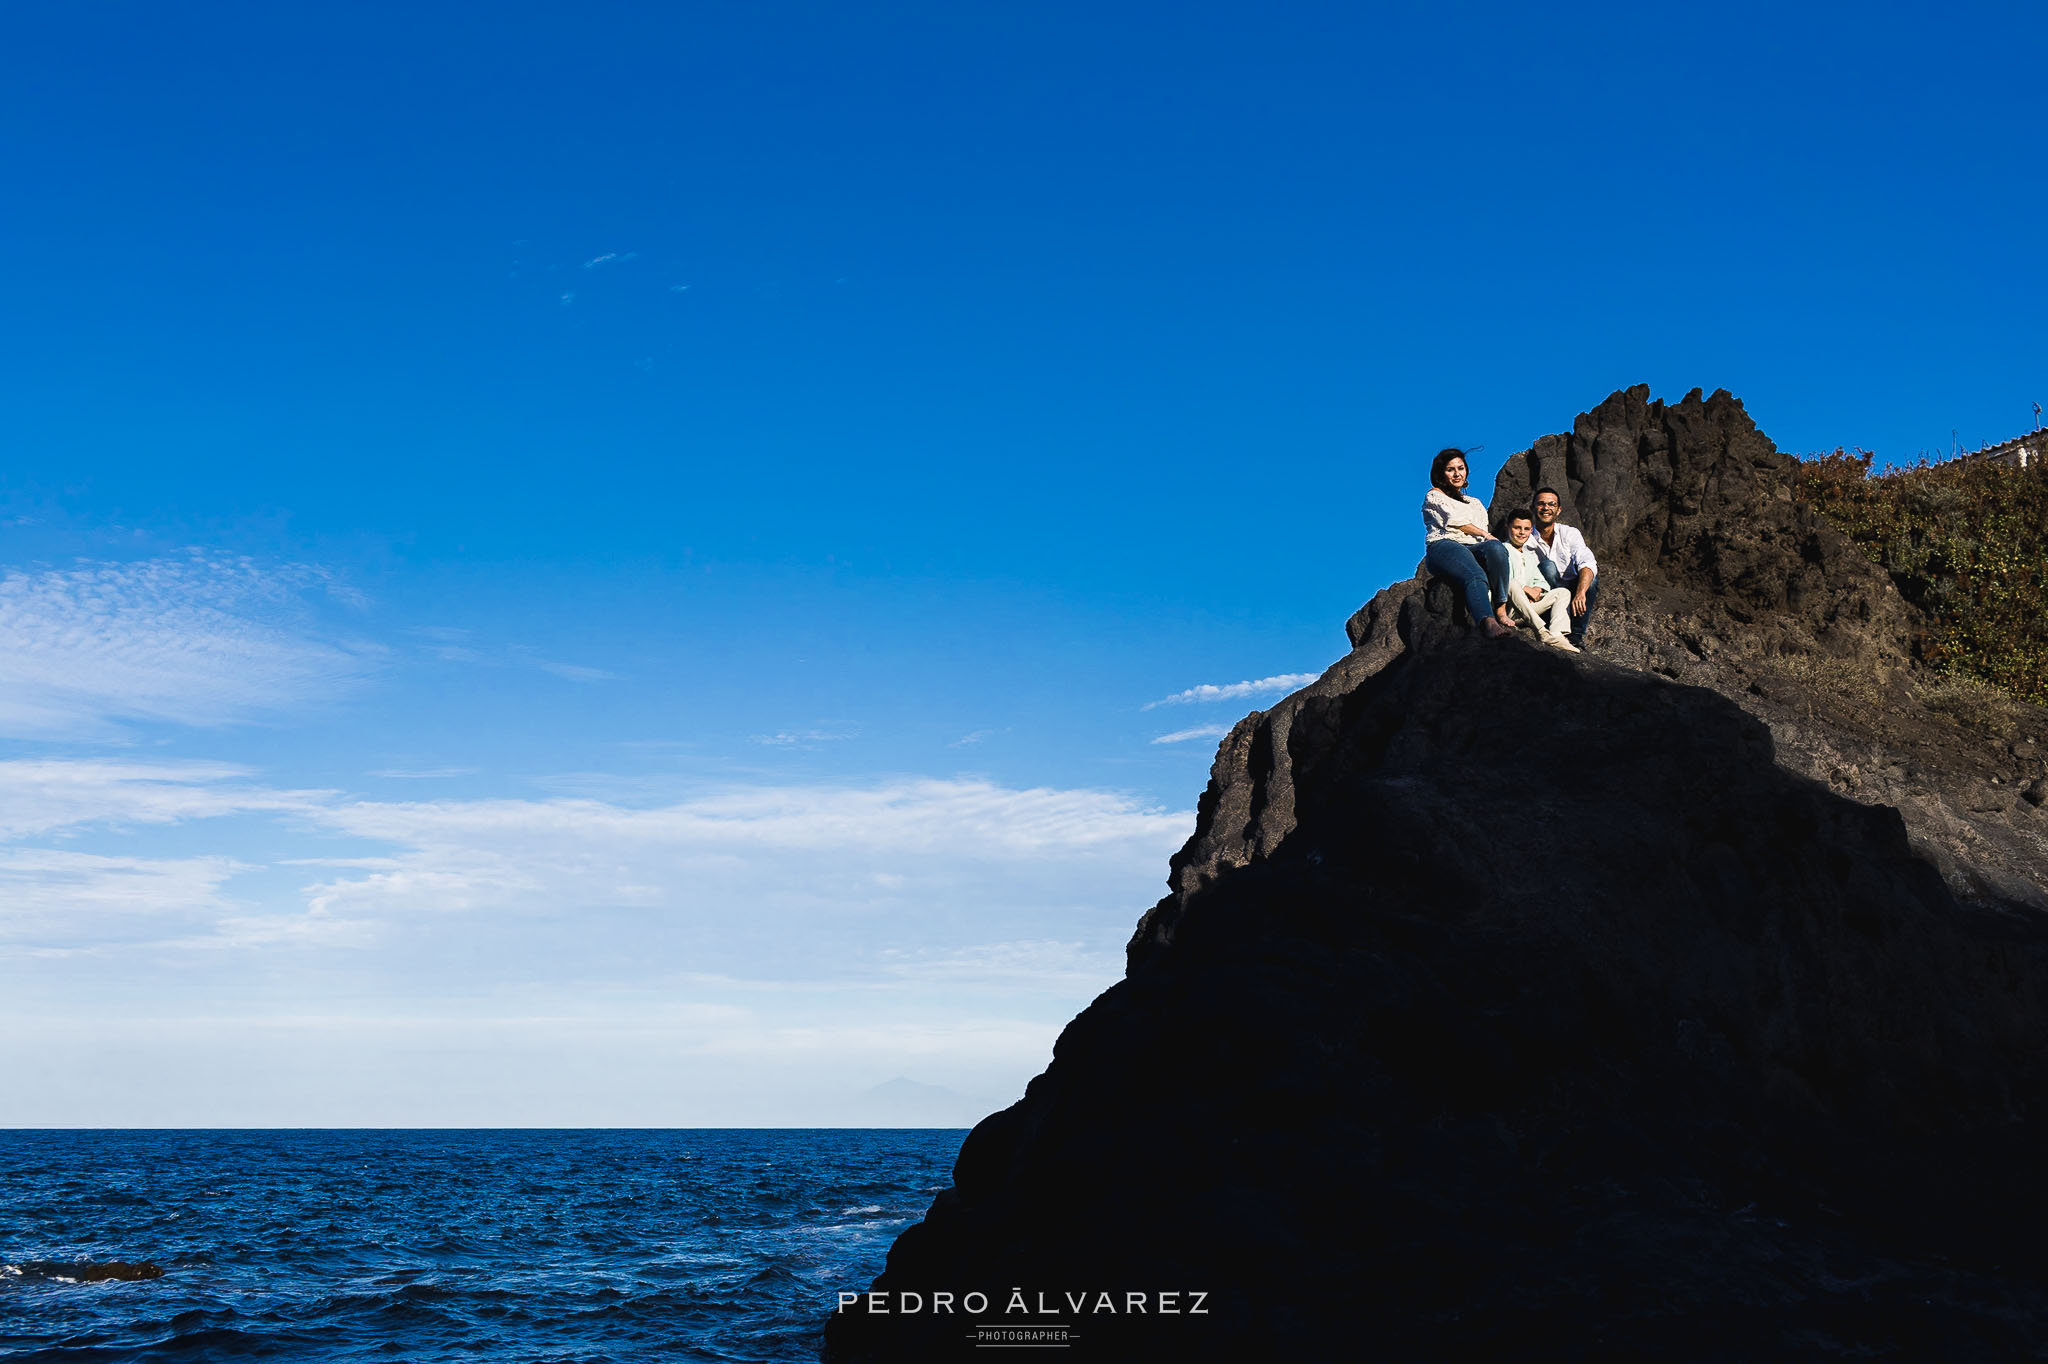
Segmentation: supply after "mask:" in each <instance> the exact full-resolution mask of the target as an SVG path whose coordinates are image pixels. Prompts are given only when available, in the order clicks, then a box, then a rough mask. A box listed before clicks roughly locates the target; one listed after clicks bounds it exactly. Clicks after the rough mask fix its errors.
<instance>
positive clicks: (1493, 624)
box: [1486, 616, 1514, 639]
mask: <svg viewBox="0 0 2048 1364" xmlns="http://www.w3.org/2000/svg"><path fill="white" fill-rule="evenodd" d="M1513 633H1514V631H1513V630H1510V629H1508V627H1507V626H1505V625H1502V624H1501V623H1500V617H1498V616H1488V617H1487V618H1486V637H1487V638H1488V639H1506V638H1507V637H1508V636H1509V635H1512V634H1513Z"/></svg>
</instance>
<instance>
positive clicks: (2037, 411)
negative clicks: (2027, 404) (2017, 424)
mask: <svg viewBox="0 0 2048 1364" xmlns="http://www.w3.org/2000/svg"><path fill="white" fill-rule="evenodd" d="M2034 429H2035V430H2036V431H2039V430H2040V429H2041V404H2039V403H2035V404H2034Z"/></svg>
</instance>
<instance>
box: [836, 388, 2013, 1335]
mask: <svg viewBox="0 0 2048 1364" xmlns="http://www.w3.org/2000/svg"><path fill="white" fill-rule="evenodd" d="M1793 474H1794V462H1793V461H1792V460H1791V459H1789V458H1788V457H1787V456H1785V455H1783V454H1781V453H1779V452H1778V451H1777V450H1776V449H1775V447H1774V446H1773V445H1772V444H1771V442H1770V441H1769V440H1768V439H1766V438H1765V437H1764V436H1763V435H1762V434H1761V433H1760V432H1759V431H1758V430H1757V429H1756V427H1755V426H1754V424H1753V423H1751V421H1750V420H1749V418H1748V416H1747V415H1746V414H1745V413H1744V411H1743V409H1742V407H1741V405H1740V404H1739V403H1737V402H1736V401H1735V400H1734V399H1733V398H1731V397H1729V396H1728V395H1727V394H1725V393H1716V394H1715V395H1713V396H1712V397H1711V398H1702V397H1701V395H1700V394H1699V393H1698V392H1697V391H1695V392H1694V393H1693V394H1691V395H1689V396H1688V397H1687V398H1686V399H1685V400H1683V401H1682V402H1679V403H1676V404H1669V405H1667V404H1664V403H1656V402H1651V401H1649V397H1648V393H1647V390H1645V389H1640V388H1638V389H1632V390H1629V391H1627V392H1625V393H1617V394H1615V395H1614V396H1613V397H1611V398H1609V399H1608V400H1607V401H1606V402H1605V403H1603V404H1601V405H1600V406H1599V407H1598V408H1596V409H1594V410H1593V411H1592V412H1590V413H1587V414H1585V415H1584V416H1582V417H1580V418H1579V420H1578V422H1577V423H1576V424H1575V426H1574V429H1573V431H1572V432H1571V433H1570V434H1568V435H1558V436H1547V437H1544V438H1543V439H1541V440H1539V441H1537V442H1536V443H1535V444H1534V445H1533V446H1532V447H1531V448H1530V449H1529V450H1528V451H1527V452H1525V453H1523V454H1520V455H1517V456H1515V457H1514V458H1513V459H1512V460H1510V461H1509V462H1508V464H1507V465H1506V467H1505V468H1504V469H1503V470H1502V471H1501V474H1500V477H1499V481H1498V483H1497V484H1496V488H1495V495H1494V510H1495V512H1496V513H1499V512H1500V511H1502V510H1503V509H1505V508H1506V507H1508V506H1522V505H1526V503H1527V500H1528V494H1529V491H1530V490H1531V489H1532V488H1534V487H1537V486H1542V485H1545V484H1547V485H1550V486H1552V487H1555V488H1556V489H1558V491H1559V492H1560V494H1561V495H1562V497H1563V500H1564V502H1565V508H1566V510H1565V519H1566V520H1567V521H1569V522H1572V523H1574V524H1577V525H1579V526H1580V527H1582V528H1583V529H1584V530H1585V532H1586V535H1587V538H1588V540H1589V542H1590V543H1591V544H1592V545H1593V547H1594V548H1595V550H1596V552H1598V553H1599V555H1600V557H1601V563H1602V571H1601V593H1602V600H1601V608H1600V615H1599V616H1598V617H1597V618H1596V626H1595V630H1594V637H1593V638H1594V643H1593V647H1592V648H1591V650H1590V651H1589V652H1588V653H1587V654H1586V655H1583V656H1579V657H1572V656H1568V655H1563V654H1560V653H1558V652H1556V651H1551V650H1545V649H1542V648H1540V647H1539V646H1537V645H1535V644H1533V643H1532V642H1528V641H1526V639H1517V640H1506V641H1489V640H1486V639H1484V638H1482V637H1479V636H1478V635H1476V634H1475V633H1473V632H1472V631H1471V630H1470V628H1469V626H1468V625H1467V624H1466V623H1465V622H1464V621H1463V619H1462V617H1461V614H1460V613H1459V611H1458V608H1457V606H1456V605H1455V603H1454V601H1453V599H1452V595H1451V594H1450V593H1449V592H1448V591H1447V590H1446V589H1444V588H1443V587H1441V586H1432V585H1430V584H1428V583H1426V582H1424V581H1421V580H1416V581H1410V582H1404V583H1400V584H1397V585H1395V586H1393V587H1390V588H1388V589H1387V590H1386V591H1384V592H1381V593H1380V594H1379V595H1378V596H1376V597H1375V598H1374V599H1373V600H1372V601H1371V602H1369V603H1368V604H1367V605H1366V606H1365V607H1364V608H1363V609H1361V610H1360V612H1359V613H1358V615H1357V616H1355V617H1354V618H1353V619H1352V621H1351V622H1350V626H1349V633H1350V638H1351V641H1352V644H1353V646H1354V647H1353V649H1352V651H1351V652H1350V654H1349V655H1348V656H1346V657H1345V658H1344V659H1343V660H1341V661H1340V662H1338V663H1337V664H1336V665H1334V666H1333V667H1332V668H1331V669H1330V670H1329V671H1328V672H1327V673H1325V674H1324V675H1323V677H1322V678H1321V679H1319V680H1318V681H1317V682H1315V683H1314V684H1312V685H1311V686H1309V687H1307V688H1305V689H1303V690H1302V691H1301V692H1298V693H1296V694H1295V695H1293V696H1291V697H1289V698H1287V699H1286V700H1284V701H1282V702H1281V703H1279V704H1278V705H1276V706H1274V707H1273V708H1272V709H1271V710H1269V711H1266V712H1263V713H1259V714H1255V715H1252V716H1249V717H1247V718H1246V719H1245V720H1244V721H1243V722H1241V723H1240V724H1239V725H1238V726H1237V727H1236V729H1235V730H1234V731H1233V732H1232V733H1231V734H1230V736H1229V737H1228V738H1227V739H1226V740H1225V741H1224V742H1223V744H1222V746H1221V748H1220V750H1219V752H1218V755H1217V759H1216V763H1215V766H1214V769H1213V772H1212V776H1211V780H1210V783H1209V787H1208V789H1207V791H1206V792H1205V793H1204V794H1203V797H1202V800H1201V805H1200V809H1199V820H1198V826H1197V829H1196V832H1195V834H1194V836H1193V837H1192V838H1191V839H1190V840H1189V842H1188V844H1187V846H1186V847H1185V848H1184V849H1182V851H1181V852H1180V853H1179V854H1178V855H1177V856H1176V857H1175V859H1174V861H1173V864H1172V867H1171V871H1170V878H1169V884H1170V887H1171V893H1170V894H1169V895H1168V896H1167V898H1166V899H1164V900H1162V901H1161V902H1160V903H1159V904H1158V905H1157V906H1155V907H1154V908H1153V909H1152V910H1151V911H1149V912H1148V913H1147V914H1146V915H1145V916H1144V918H1143V919H1142V921H1141V922H1140V923H1139V925H1138V929H1137V932H1136V934H1135V935H1134V936H1133V938H1132V941H1131V946H1130V965H1129V970H1128V973H1127V975H1126V978H1125V979H1124V980H1123V981H1122V982H1120V983H1119V984H1118V985H1116V986H1115V987H1114V988H1112V989H1111V990H1109V991H1107V992H1106V993H1105V994H1103V995H1102V997H1101V998H1099V999H1098V1000H1096V1002H1095V1003H1094V1004H1092V1005H1091V1006H1090V1007H1089V1008H1088V1009H1087V1010H1085V1011H1084V1012H1083V1013H1082V1014H1081V1015H1080V1016H1079V1017H1078V1018H1076V1019H1075V1020H1074V1022H1073V1023H1072V1024H1070V1025H1069V1027H1068V1028H1067V1030H1066V1032H1065V1033H1064V1034H1063V1035H1062V1037H1061V1039H1060V1041H1059V1043H1058V1046H1057V1048H1056V1050H1055V1055H1054V1060H1053V1062H1052V1064H1051V1065H1050V1066H1049V1067H1048V1068H1047V1069H1046V1071H1045V1073H1044V1074H1042V1075H1041V1076H1039V1077H1038V1078H1037V1079H1036V1080H1034V1081H1033V1082H1032V1084H1031V1085H1030V1087H1029V1089H1028V1091H1027V1093H1026V1095H1025V1097H1024V1098H1023V1099H1022V1100H1021V1101H1020V1102H1018V1103H1017V1104H1016V1105H1014V1106H1012V1107H1011V1108H1009V1109H1007V1110H1005V1111H1004V1112H1002V1113H998V1114H996V1115H994V1116H992V1117H990V1118H988V1119H987V1120H985V1121H984V1122H983V1123H982V1124H981V1125H980V1126H978V1127H977V1128H976V1129H975V1130H974V1132H973V1134H972V1135H971V1136H970V1137H969V1138H968V1140H967V1143H966V1145H965V1146H964V1147H963V1149H962V1151H961V1154H960V1158H959V1162H958V1165H957V1168H956V1171H955V1183H954V1187H953V1188H951V1189H949V1190H948V1191H946V1192H945V1193H943V1194H941V1195H940V1196H939V1198H938V1199H937V1201H936V1202H935V1203H934V1204H933V1207H932V1209H931V1212H930V1215H929V1216H928V1217H927V1219H926V1220H925V1221H924V1222H923V1223H922V1224H920V1225H918V1226H916V1227H913V1228H911V1229H910V1230H909V1231H907V1232H905V1233H904V1235H903V1237H902V1238H901V1239H900V1240H899V1241H898V1242H897V1245H896V1246H895V1248H894V1249H893V1250H892V1252H891V1254H890V1257H889V1264H888V1269H887V1271H886V1272H885V1273H884V1274H883V1276H882V1277H881V1279H879V1280H878V1281H877V1283H876V1285H875V1288H876V1290H877V1292H878V1293H879V1294H882V1295H885V1296H879V1297H875V1298H872V1299H869V1300H865V1301H864V1303H863V1305H862V1306H861V1307H859V1308H855V1309H851V1310H848V1311H845V1312H842V1313H840V1314H839V1315H837V1316H836V1317H835V1319H834V1321H833V1322H832V1324H831V1327H830V1329H829V1331H828V1358H830V1359H834V1360H841V1361H848V1362H849V1364H850V1362H851V1361H863V1360H901V1359H917V1358H952V1357H967V1356H968V1355H969V1354H970V1353H972V1352H973V1351H975V1350H976V1349H978V1348H979V1346H978V1343H977V1341H976V1340H975V1339H973V1336H974V1334H975V1331H976V1329H977V1326H990V1327H995V1328H1024V1327H1033V1328H1037V1329H1041V1330H1048V1331H1050V1330H1055V1329H1057V1330H1058V1331H1061V1332H1064V1333H1065V1334H1064V1336H1063V1338H1061V1339H1059V1340H1057V1341H1050V1340H1048V1342H1047V1343H1057V1344H1060V1345H1063V1346H1065V1347H1066V1349H1067V1352H1068V1356H1069V1357H1082V1358H1099V1359H1134V1358H1146V1357H1157V1358H1209V1359H1219V1360H1220V1359H1241V1358H1252V1357H1262V1358H1320V1357H1324V1356H1325V1355H1334V1354H1336V1353H1337V1352H1339V1351H1343V1352H1345V1353H1346V1354H1366V1355H1378V1356H1380V1357H1385V1358H1391V1359H1408V1358H1434V1357H1445V1356H1449V1355H1452V1354H1457V1353H1470V1352H1471V1351H1473V1350H1483V1351H1485V1352H1486V1355H1487V1357H1491V1358H1552V1357H1560V1358H1562V1357H1570V1358H1640V1357H1645V1356H1656V1357H1664V1358H1678V1359H1721V1358H1731V1359H1732V1358H1749V1357H1757V1356H1759V1355H1774V1354H1776V1355H1783V1354H1811V1355H1815V1356H1821V1357H1825V1356H1829V1355H1841V1356H1845V1357H1846V1356H1851V1355H1853V1356H1857V1357H1882V1356H1886V1355H1890V1356H1894V1357H1902V1358H1908V1357H1910V1358H1920V1357H1930V1356H1934V1355H1939V1356H1941V1357H1947V1358H1969V1357H1987V1358H1988V1357H2003V1356H2009V1355H2012V1354H2021V1353H2029V1354H2030V1353H2034V1352H2037V1351H2041V1350H2048V1253H2044V1252H2043V1251H2042V1250H2040V1249H2038V1248H2037V1246H2036V1245H2035V1244H2034V1242H2035V1239H2036V1238H2035V1237H2034V1236H2033V1235H2032V1229H2033V1227H2034V1225H2035V1224H2036V1223H2037V1221H2038V1219H2040V1218H2041V1217H2042V1215H2043V1214H2044V1213H2048V1178H2044V1176H2043V1175H2042V1174H2041V1173H2040V1172H2039V1171H2038V1169H2037V1168H2036V1167H2037V1165H2038V1162H2037V1161H2036V1159H2035V1156H2034V1152H2035V1150H2036V1149H2037V1148H2038V1145H2039V1142H2040V1139H2041V1137H2042V1136H2043V1134H2044V1123H2048V1102H2044V1100H2048V1088H2044V1082H2048V919H2044V917H2043V913H2042V912H2043V910H2044V909H2048V896H2044V891H2043V887H2044V885H2048V813H2044V812H2043V810H2042V809H2041V808H2039V807H2038V806H2037V805H2036V804H2035V803H2034V802H2033V800H2031V799H2029V796H2030V795H2032V794H2035V793H2038V792H2039V791H2040V790H2041V787H2040V785H2039V783H2040V781H2041V778H2042V758H2041V754H2042V753H2043V751H2044V744H2048V712H2043V711H2042V710H2040V709H2038V708H2031V707H2022V706H2017V705H1998V706H1996V708H1995V710H1994V709H1991V707H1992V706H1993V703H1992V702H1990V701H1986V702H1985V703H1984V705H1983V706H1982V707H1978V708H1977V709H1969V708H1963V709H1960V710H1959V709H1958V708H1957V706H1956V705H1955V703H1954V698H1953V696H1951V695H1949V694H1948V693H1945V692H1941V691H1940V689H1939V688H1937V687H1934V686H1932V685H1930V680H1929V679H1927V678H1926V677H1924V676H1923V675H1922V674H1921V672H1920V671H1919V670H1918V669H1917V668H1916V666H1915V663H1914V657H1913V644H1914V639H1915V636H1916V632H1917V630H1918V628H1919V623H1918V622H1917V620H1916V617H1915V614H1914V612H1913V610H1912V608H1910V607H1909V606H1907V605H1906V603H1905V602H1904V601H1903V600H1901V599H1900V597H1899V596H1898V594H1897V593H1896V592H1895V591H1894V590H1893V589H1892V586H1891V584H1890V582H1889V581H1888V580H1887V579H1886V577H1885V575H1884V574H1883V572H1882V571H1880V570H1879V569H1877V568H1876V567H1875V566H1873V565H1872V564H1870V563H1869V562H1868V561H1866V560H1865V559H1863V558H1862V557H1861V556H1860V555H1859V554H1858V553H1857V552H1856V551H1855V549H1854V548H1853V547H1852V546H1850V545H1849V544H1848V543H1847V542H1846V541H1845V540H1843V539H1842V537H1841V536H1839V535H1837V534H1836V533H1835V532H1833V531H1832V530H1831V529H1830V528H1828V527H1827V526H1826V525H1825V524H1824V523H1822V522H1821V521H1820V520H1819V518H1817V517H1816V516H1815V515H1814V514H1813V513H1812V511H1811V510H1810V509H1809V508H1807V507H1805V506H1803V505H1802V504H1800V503H1799V502H1798V501H1797V499H1796V498H1795V496H1794V485H1795V480H1794V477H1793ZM2044 605H2048V604H2044ZM1930 703H1931V704H1930ZM977 1291H978V1292H981V1293H983V1294H986V1295H987V1298H986V1299H985V1301H986V1304H987V1306H986V1308H985V1310H982V1311H980V1312H965V1311H962V1310H960V1307H961V1300H962V1298H963V1297H964V1295H966V1294H968V1293H972V1292H977ZM938 1293H951V1294H953V1295H955V1296H954V1298H953V1300H952V1301H953V1304H954V1305H953V1307H952V1308H951V1310H949V1311H946V1312H941V1311H938V1310H937V1307H936V1302H935V1295H936V1294H938ZM904 1294H909V1295H910V1296H909V1297H908V1298H905V1297H904V1296H903V1295H904ZM1167 1294H1173V1295H1175V1296H1173V1297H1171V1298H1170V1299H1169V1298H1166V1297H1165V1296H1164V1295H1167ZM1194 1294H1200V1295H1202V1296H1201V1299H1200V1308H1201V1310H1200V1311H1194V1310H1192V1308H1191V1306H1190V1304H1191V1303H1192V1302H1193V1301H1194V1299H1193V1298H1192V1296H1191V1295H1194ZM1020 1304H1021V1306H1022V1307H1023V1309H1024V1310H1022V1311H1018V1310H1016V1309H1017V1308H1018V1307H1019V1305H1020ZM1169 1307H1170V1308H1171V1309H1172V1310H1171V1311H1168V1310H1166V1309H1167V1308H1169ZM884 1308H887V1309H890V1310H888V1311H887V1312H886V1314H885V1313H884V1312H883V1311H881V1310H880V1309H884ZM913 1308H914V1310H906V1309H913ZM1042 1309H1043V1310H1042Z"/></svg>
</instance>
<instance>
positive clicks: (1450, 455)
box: [1429, 445, 1472, 497]
mask: <svg viewBox="0 0 2048 1364" xmlns="http://www.w3.org/2000/svg"><path fill="white" fill-rule="evenodd" d="M1454 459H1464V460H1465V486H1466V487H1468V488H1469V487H1471V486H1472V461H1471V460H1469V459H1465V452H1464V451H1463V450H1460V449H1459V448H1458V447H1457V446H1455V445H1452V446H1447V447H1445V448H1444V449H1442V450H1439V451H1437V452H1436V458H1435V459H1433V460H1431V461H1430V462H1429V486H1430V487H1432V488H1436V489H1439V490H1441V491H1443V492H1445V493H1448V494H1450V495H1451V496H1452V497H1463V496H1465V494H1464V493H1461V492H1459V491H1458V490H1457V489H1456V488H1453V487H1452V486H1451V485H1450V484H1448V483H1446V482H1444V469H1445V468H1446V467H1447V466H1448V465H1449V464H1450V462H1451V461H1452V460H1454Z"/></svg>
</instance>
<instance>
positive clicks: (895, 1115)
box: [853, 1075, 982, 1127]
mask: <svg viewBox="0 0 2048 1364" xmlns="http://www.w3.org/2000/svg"><path fill="white" fill-rule="evenodd" d="M981 1108H982V1105H981V1104H980V1102H979V1101H977V1100H975V1099H972V1098H969V1097H968V1096H967V1095H965V1094H962V1093H960V1092H958V1091H957V1090H951V1089H947V1088H946V1087H945V1086H944V1085H927V1084H920V1083H919V1082H917V1081H916V1080H912V1079H908V1078H907V1077H905V1076H901V1075H899V1076H897V1077H896V1078H895V1079H893V1080H887V1081H884V1082H883V1083H881V1084H879V1085H876V1086H874V1087H873V1088H871V1089H867V1090H863V1091H862V1092H861V1093H860V1095H859V1096H858V1097H857V1098H856V1099H855V1100H854V1102H853V1114H854V1116H855V1118H856V1119H857V1120H858V1121H859V1122H860V1123H861V1124H862V1125H865V1126H869V1127H969V1126H972V1125H973V1123H974V1120H975V1118H976V1117H977V1116H979V1113H980V1111H981Z"/></svg>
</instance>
